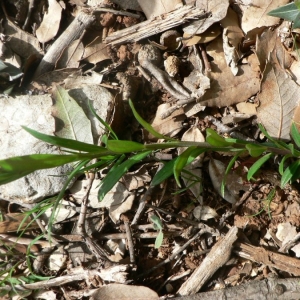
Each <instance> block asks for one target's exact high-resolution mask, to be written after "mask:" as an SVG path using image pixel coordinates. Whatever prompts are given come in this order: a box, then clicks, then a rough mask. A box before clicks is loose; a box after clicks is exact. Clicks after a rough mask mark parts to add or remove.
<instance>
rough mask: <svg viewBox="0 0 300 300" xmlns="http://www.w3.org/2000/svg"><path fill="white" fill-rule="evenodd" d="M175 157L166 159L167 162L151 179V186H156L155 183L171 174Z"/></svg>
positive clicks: (160, 181)
mask: <svg viewBox="0 0 300 300" xmlns="http://www.w3.org/2000/svg"><path fill="white" fill-rule="evenodd" d="M176 159H177V158H174V159H172V160H170V161H168V162H167V163H165V165H164V166H163V167H162V169H161V170H159V171H158V172H157V173H156V174H155V175H154V177H153V179H152V181H151V186H156V185H158V184H160V183H162V182H163V181H164V180H166V179H167V178H169V177H170V176H171V175H172V174H173V169H174V165H175V161H176Z"/></svg>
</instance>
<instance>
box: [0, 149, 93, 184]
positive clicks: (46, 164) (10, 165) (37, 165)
mask: <svg viewBox="0 0 300 300" xmlns="http://www.w3.org/2000/svg"><path fill="white" fill-rule="evenodd" d="M93 157H94V155H93V154H72V155H60V154H32V155H25V156H16V157H12V158H7V159H4V160H0V185H2V184H6V183H8V182H11V181H13V180H16V179H19V178H21V177H23V176H26V175H28V174H30V173H32V172H34V171H37V170H42V169H50V168H54V167H58V166H61V165H64V164H67V163H72V162H75V161H79V160H83V159H89V158H90V159H92V158H93ZM96 157H97V156H96Z"/></svg>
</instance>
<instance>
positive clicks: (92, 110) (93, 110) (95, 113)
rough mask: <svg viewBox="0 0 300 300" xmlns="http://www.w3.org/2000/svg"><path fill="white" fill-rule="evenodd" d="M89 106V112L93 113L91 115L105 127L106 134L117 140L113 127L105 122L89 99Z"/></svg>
mask: <svg viewBox="0 0 300 300" xmlns="http://www.w3.org/2000/svg"><path fill="white" fill-rule="evenodd" d="M88 104H89V108H90V110H91V112H92V113H93V115H94V116H95V117H96V119H97V120H98V121H99V122H100V123H101V124H102V125H103V126H104V127H105V128H106V130H107V131H108V135H109V136H110V135H111V136H112V138H113V139H115V140H118V136H117V135H116V133H115V132H114V131H113V129H112V128H111V127H110V125H109V124H108V123H107V122H105V121H104V120H103V119H102V118H101V117H100V116H99V115H98V114H97V112H96V111H95V109H94V107H93V105H92V103H91V101H89V103H88Z"/></svg>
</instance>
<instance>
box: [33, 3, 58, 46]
mask: <svg viewBox="0 0 300 300" xmlns="http://www.w3.org/2000/svg"><path fill="white" fill-rule="evenodd" d="M61 12H62V7H61V5H60V4H59V3H58V2H57V1H56V0H48V10H47V11H46V12H45V14H44V17H43V21H42V23H41V25H40V27H39V28H38V29H37V30H36V37H37V38H38V40H39V41H40V43H42V44H44V43H47V42H49V41H50V40H52V39H53V38H54V37H55V36H56V34H57V32H58V29H59V25H60V20H61Z"/></svg>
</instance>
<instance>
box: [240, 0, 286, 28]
mask: <svg viewBox="0 0 300 300" xmlns="http://www.w3.org/2000/svg"><path fill="white" fill-rule="evenodd" d="M289 2H290V1H289V0H267V1H266V0H252V1H251V3H250V4H248V5H247V6H246V9H245V10H244V14H243V18H242V29H243V31H244V32H246V33H248V32H249V31H251V30H253V29H255V28H258V27H268V26H273V25H276V24H278V23H279V20H280V19H279V18H275V17H271V16H268V15H267V13H268V12H269V11H271V10H273V9H275V8H277V7H279V6H282V5H285V4H287V3H289Z"/></svg>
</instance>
